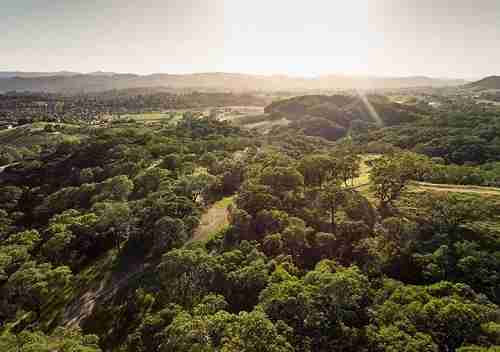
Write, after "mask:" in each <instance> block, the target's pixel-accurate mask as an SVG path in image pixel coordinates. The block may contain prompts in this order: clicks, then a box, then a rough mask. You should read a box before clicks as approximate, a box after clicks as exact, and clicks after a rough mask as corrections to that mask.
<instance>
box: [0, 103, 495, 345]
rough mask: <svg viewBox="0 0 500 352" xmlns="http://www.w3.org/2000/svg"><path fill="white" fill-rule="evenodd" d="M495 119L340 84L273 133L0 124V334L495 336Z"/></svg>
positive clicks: (424, 341) (483, 111)
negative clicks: (346, 90) (343, 89)
mask: <svg viewBox="0 0 500 352" xmlns="http://www.w3.org/2000/svg"><path fill="white" fill-rule="evenodd" d="M191 98H192V99H195V100H196V101H197V102H199V104H204V105H210V102H206V101H207V100H210V99H211V98H214V99H215V100H216V103H215V105H218V104H219V103H217V102H220V101H223V102H224V101H226V99H229V100H233V98H234V97H232V96H229V97H228V96H227V95H217V96H213V95H212V96H211V95H202V96H200V95H191V96H187V97H185V98H184V99H188V100H189V99H191ZM89 99H90V98H89ZM125 99H131V98H130V97H127V96H120V95H118V96H117V95H115V94H111V93H110V97H109V99H108V98H106V99H104V98H103V100H102V101H106V102H107V103H106V104H108V103H109V104H110V106H115V104H116V106H123V104H122V100H125ZM137 99H140V101H139V102H137V101H136V100H135V98H134V99H132V100H130V106H133V107H135V106H136V104H139V106H140V107H141V109H143V108H144V106H149V105H151V104H153V105H154V104H157V103H158V104H161V101H160V100H158V99H159V98H158V96H157V95H152V96H151V97H144V96H142V95H141V96H140V98H137ZM238 99H246V98H245V97H239V98H238ZM248 99H250V100H249V101H248V103H249V104H251V103H252V101H254V100H252V99H254V98H248ZM179 101H181V102H182V100H179ZM141 104H144V106H143V105H141ZM373 110H375V111H376V112H377V116H379V117H380V120H377V119H375V120H374V119H373V114H372V111H373ZM499 117H500V110H499V109H497V108H495V107H492V106H484V105H480V104H471V105H469V106H466V107H464V106H456V105H454V104H449V105H446V106H445V107H443V108H441V109H433V108H431V107H430V106H429V105H428V104H404V103H397V102H394V101H391V100H390V99H389V97H387V96H384V95H380V94H378V95H369V96H368V97H364V96H358V95H353V94H336V95H331V96H322V95H317V96H315V95H310V96H300V97H292V98H290V99H286V100H279V101H275V102H273V103H271V104H270V105H268V106H267V107H266V109H265V115H264V116H261V117H258V118H257V119H261V120H262V121H264V120H266V119H268V120H271V121H272V120H276V119H282V118H284V119H286V120H288V121H289V122H290V123H289V124H287V125H286V126H285V125H279V126H274V127H273V128H272V129H271V130H270V132H269V133H266V134H263V133H260V132H258V131H256V130H254V129H251V128H246V127H245V126H244V125H237V124H233V123H232V122H231V121H219V120H218V119H217V118H214V117H199V116H196V115H193V114H190V113H185V114H184V117H183V118H182V119H180V120H179V121H178V122H177V123H175V124H173V123H168V122H162V121H158V122H155V123H154V124H142V123H132V122H130V121H123V122H122V123H116V124H111V125H108V126H106V127H95V126H90V125H88V124H87V123H83V122H82V123H76V122H74V123H72V124H66V123H54V122H52V121H50V120H49V121H43V122H36V123H28V124H26V125H23V126H19V127H15V128H13V129H10V130H0V143H1V144H2V145H1V148H0V151H1V154H0V350H1V351H8V352H14V351H23V352H28V351H46V352H51V351H64V352H70V351H71V352H73V351H75V352H98V351H116V352H229V351H245V352H292V351H297V352H327V351H343V352H344V351H345V352H358V351H366V352H384V351H390V352H396V351H398V352H400V351H403V352H440V351H443V352H448V351H458V352H494V351H500V308H499V304H500V188H497V187H500V159H499V156H500V124H499V122H498V121H500V120H499Z"/></svg>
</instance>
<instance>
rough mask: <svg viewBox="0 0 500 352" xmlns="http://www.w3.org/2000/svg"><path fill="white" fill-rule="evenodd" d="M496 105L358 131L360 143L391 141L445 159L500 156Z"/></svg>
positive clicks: (469, 161)
mask: <svg viewBox="0 0 500 352" xmlns="http://www.w3.org/2000/svg"><path fill="white" fill-rule="evenodd" d="M498 116H499V113H498V111H497V110H496V109H490V108H487V107H481V106H475V105H469V106H467V107H464V109H463V110H460V111H459V110H450V111H447V112H440V113H436V114H434V115H431V116H428V117H425V118H422V119H420V120H418V121H416V122H413V123H407V124H403V125H400V126H393V127H387V128H382V129H377V130H370V131H365V132H364V133H359V134H358V135H357V136H356V138H357V140H359V141H360V142H361V143H363V144H366V143H370V142H371V143H372V147H373V148H376V147H377V144H378V145H380V144H384V143H386V144H390V145H393V146H396V147H399V148H402V149H410V150H413V151H415V152H417V153H421V154H425V155H427V156H429V157H437V158H442V159H444V161H445V162H446V163H453V164H476V165H477V164H483V163H488V162H494V161H498V160H500V159H499V158H500V141H499V138H498V136H499V135H500V120H499V119H498Z"/></svg>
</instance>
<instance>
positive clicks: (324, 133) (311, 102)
mask: <svg viewBox="0 0 500 352" xmlns="http://www.w3.org/2000/svg"><path fill="white" fill-rule="evenodd" d="M265 112H266V114H268V119H269V120H272V121H277V120H278V121H279V120H282V119H286V120H287V121H289V122H290V123H289V124H288V127H286V128H287V129H291V130H300V131H302V132H304V134H306V135H309V136H318V137H323V138H325V139H328V140H336V139H338V138H341V137H344V136H345V135H346V134H347V133H348V132H349V131H350V130H353V129H354V130H367V129H373V128H377V127H383V126H393V125H398V124H401V123H405V122H413V121H416V120H418V119H419V118H420V116H421V114H422V113H423V112H422V111H420V110H419V109H418V108H416V107H414V106H407V105H403V104H398V103H394V102H392V101H390V100H389V99H388V98H386V97H384V96H381V95H368V96H364V95H331V96H327V95H306V96H299V97H294V98H291V99H286V100H281V101H277V102H274V103H272V104H270V105H268V106H267V107H266V108H265ZM280 129H282V130H283V129H285V127H280Z"/></svg>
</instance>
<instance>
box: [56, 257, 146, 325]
mask: <svg viewBox="0 0 500 352" xmlns="http://www.w3.org/2000/svg"><path fill="white" fill-rule="evenodd" d="M148 268H149V265H144V264H143V265H140V266H138V267H136V268H134V269H132V270H131V271H130V272H128V273H127V274H126V275H125V276H123V273H115V274H113V275H112V276H111V277H110V278H108V279H103V280H101V281H100V282H99V285H98V286H97V287H92V288H90V289H89V290H87V291H86V292H85V293H84V294H82V295H80V296H79V297H77V298H76V299H74V300H73V301H72V302H71V303H70V304H68V306H67V308H66V310H65V311H64V314H63V317H62V325H64V326H65V327H67V328H79V327H81V324H82V322H83V321H84V320H85V319H87V318H88V317H90V316H91V315H92V313H93V312H94V308H95V307H96V306H97V305H98V304H105V303H106V301H107V300H109V299H112V298H113V296H114V295H115V294H116V293H117V292H118V291H119V290H120V289H121V288H123V287H125V286H126V285H127V284H128V283H129V282H130V281H131V280H132V279H133V278H134V277H138V276H140V275H141V274H142V273H144V271H146V270H147V269H148Z"/></svg>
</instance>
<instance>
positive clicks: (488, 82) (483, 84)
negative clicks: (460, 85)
mask: <svg viewBox="0 0 500 352" xmlns="http://www.w3.org/2000/svg"><path fill="white" fill-rule="evenodd" d="M466 87H467V88H472V89H480V90H487V89H494V90H497V89H500V76H489V77H485V78H483V79H481V80H479V81H476V82H472V83H469V84H467V85H466Z"/></svg>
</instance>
